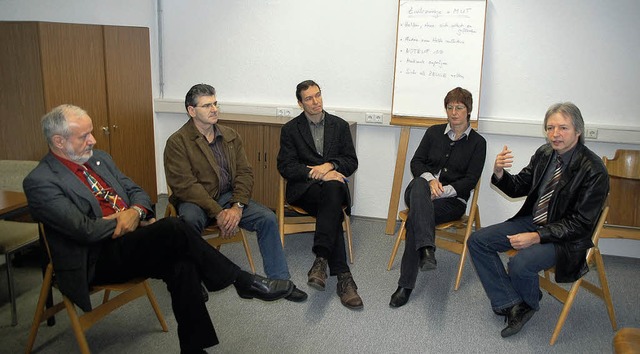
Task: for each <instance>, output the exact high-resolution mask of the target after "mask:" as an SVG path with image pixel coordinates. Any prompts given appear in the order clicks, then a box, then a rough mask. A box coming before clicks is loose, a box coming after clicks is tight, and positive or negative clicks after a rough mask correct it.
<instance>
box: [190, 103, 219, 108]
mask: <svg viewBox="0 0 640 354" xmlns="http://www.w3.org/2000/svg"><path fill="white" fill-rule="evenodd" d="M195 107H197V108H206V109H211V108H212V107H216V108H218V101H216V102H213V103H207V104H203V105H202V106H195Z"/></svg>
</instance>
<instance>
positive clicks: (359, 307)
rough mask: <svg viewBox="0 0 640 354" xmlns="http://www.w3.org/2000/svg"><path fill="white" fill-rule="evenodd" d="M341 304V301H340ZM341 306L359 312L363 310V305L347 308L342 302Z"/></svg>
mask: <svg viewBox="0 0 640 354" xmlns="http://www.w3.org/2000/svg"><path fill="white" fill-rule="evenodd" d="M341 302H342V301H341ZM342 305H343V306H344V307H346V308H348V309H350V310H361V309H362V308H364V305H360V306H349V305H347V304H345V303H344V302H342Z"/></svg>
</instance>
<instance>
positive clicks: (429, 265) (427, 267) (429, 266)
mask: <svg viewBox="0 0 640 354" xmlns="http://www.w3.org/2000/svg"><path fill="white" fill-rule="evenodd" d="M436 268H438V265H437V264H433V263H425V264H423V265H422V267H420V271H421V272H425V271H429V270H434V269H436Z"/></svg>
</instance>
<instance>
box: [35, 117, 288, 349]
mask: <svg viewBox="0 0 640 354" xmlns="http://www.w3.org/2000/svg"><path fill="white" fill-rule="evenodd" d="M42 129H43V132H44V135H45V137H46V139H47V141H48V144H49V149H50V151H49V153H48V154H47V155H46V156H45V157H44V158H43V159H42V161H41V162H40V164H39V165H38V166H37V167H36V168H35V169H34V170H33V171H32V172H31V173H30V174H29V175H28V176H27V177H26V178H25V180H24V183H23V184H24V191H25V194H26V195H27V199H28V202H29V208H30V211H31V213H32V215H33V217H34V218H35V219H36V220H38V221H39V222H42V223H43V224H44V226H45V231H46V234H47V239H48V241H49V245H50V246H51V254H52V258H53V264H54V268H55V271H56V279H57V282H58V285H59V287H60V291H61V292H62V293H63V294H65V295H66V296H68V297H69V298H70V299H71V301H73V302H74V303H75V304H77V305H78V306H79V307H80V308H81V309H82V310H83V311H91V302H90V299H89V286H90V285H91V284H94V283H113V282H123V281H127V280H129V279H132V278H136V277H153V278H160V279H162V280H164V282H165V283H166V284H167V289H168V290H169V292H170V293H171V304H172V307H173V312H174V314H175V316H176V321H177V322H178V337H179V339H180V348H181V350H182V352H197V353H202V352H203V348H206V347H210V346H212V345H216V344H217V343H218V339H217V337H216V333H215V330H214V328H213V324H212V322H211V319H210V317H209V314H208V312H207V308H206V306H205V300H204V298H203V294H202V293H201V287H200V284H201V282H202V283H204V285H205V286H206V288H207V289H208V290H209V291H216V290H220V289H223V288H225V287H227V286H229V285H231V284H234V286H235V287H236V290H237V292H238V295H239V296H240V297H243V298H253V297H256V298H260V299H262V300H276V299H279V298H282V297H285V296H287V295H289V294H290V293H291V292H292V291H293V284H292V283H291V282H290V281H288V280H270V279H267V278H263V277H261V276H257V275H253V274H249V273H247V272H245V271H243V270H241V269H240V268H239V267H238V266H237V265H235V264H233V263H232V262H231V261H230V260H229V259H227V258H226V257H225V256H223V255H222V254H221V253H219V252H218V251H217V250H216V249H214V248H213V247H210V246H208V245H207V243H206V242H205V241H204V240H203V239H202V238H201V237H200V236H199V234H197V233H195V232H194V231H193V229H192V228H190V227H189V226H187V225H186V224H185V223H184V222H182V221H181V220H179V219H177V218H165V219H161V220H159V221H157V222H156V219H155V218H154V217H153V216H154V215H153V209H152V206H151V200H150V198H149V196H148V195H147V193H145V191H144V190H142V188H140V187H139V186H138V185H136V184H135V183H134V182H133V181H132V180H131V179H129V178H128V177H127V176H125V175H124V174H123V173H122V172H120V170H118V168H117V167H116V166H115V164H114V162H113V160H112V159H111V156H109V155H108V154H107V153H105V152H103V151H100V150H94V149H93V146H94V144H95V143H96V140H95V139H94V137H93V135H92V131H93V124H92V122H91V118H89V116H88V115H87V113H86V112H85V111H84V110H82V109H81V108H79V107H76V106H71V105H62V106H59V107H57V108H54V109H53V110H52V111H51V112H49V113H47V114H46V115H45V116H44V117H43V118H42Z"/></svg>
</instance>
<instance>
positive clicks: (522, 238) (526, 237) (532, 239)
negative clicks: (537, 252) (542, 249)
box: [507, 231, 540, 250]
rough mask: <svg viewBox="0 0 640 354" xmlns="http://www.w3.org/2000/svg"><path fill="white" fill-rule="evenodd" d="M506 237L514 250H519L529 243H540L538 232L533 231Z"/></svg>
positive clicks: (529, 244)
mask: <svg viewBox="0 0 640 354" xmlns="http://www.w3.org/2000/svg"><path fill="white" fill-rule="evenodd" d="M507 238H509V242H510V243H511V247H513V248H514V249H516V250H521V249H524V248H527V247H529V246H531V245H535V244H536V243H540V234H538V233H537V232H535V231H534V232H523V233H519V234H515V235H509V236H507Z"/></svg>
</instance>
